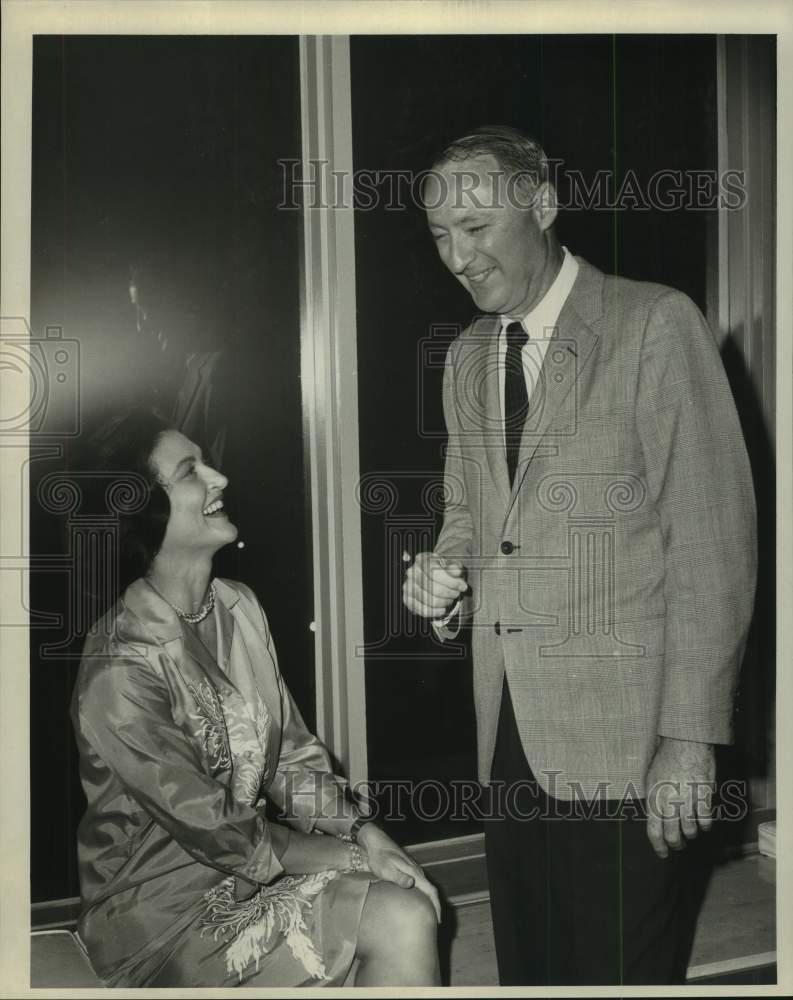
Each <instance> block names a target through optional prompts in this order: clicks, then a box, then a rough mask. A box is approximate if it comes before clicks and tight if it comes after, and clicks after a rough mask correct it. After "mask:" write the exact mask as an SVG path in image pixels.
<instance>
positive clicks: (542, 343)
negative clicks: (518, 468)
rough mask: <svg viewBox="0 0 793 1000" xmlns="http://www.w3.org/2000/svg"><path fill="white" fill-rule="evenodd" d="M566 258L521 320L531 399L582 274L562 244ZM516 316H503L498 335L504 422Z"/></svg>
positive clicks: (499, 385) (526, 374) (523, 354)
mask: <svg viewBox="0 0 793 1000" xmlns="http://www.w3.org/2000/svg"><path fill="white" fill-rule="evenodd" d="M562 250H563V251H564V259H563V260H562V266H561V267H560V268H559V273H558V274H557V275H556V277H555V278H554V279H553V283H552V285H551V287H550V288H549V289H548V291H547V292H546V293H545V295H543V297H542V298H541V299H540V301H539V302H538V303H537V305H536V306H535V307H534V308H533V309H532V310H531V311H530V312H529V313H527V314H526V315H525V316H524V317H523V318H522V319H521V320H520V323H521V325H522V326H523V329H524V330H525V331H526V333H527V334H528V337H529V339H528V341H527V342H526V344H524V346H523V350H522V351H521V359H522V361H523V374H524V375H525V377H526V391H527V393H528V395H529V399H531V394H532V391H533V390H534V387H535V385H536V384H537V382H538V380H539V377H540V371H541V370H542V363H543V361H544V360H545V352H546V351H547V350H548V344H549V342H550V338H551V336H552V335H553V331H554V328H555V326H556V324H557V323H558V322H559V314H560V313H561V311H562V306H563V305H564V304H565V302H566V301H567V296H568V295H569V294H570V291H571V290H572V287H573V284H574V282H575V279H576V275H577V274H578V261H577V260H576V259H575V257H574V256H573V255H572V254H571V253H570V251H569V250H568V249H567V247H562ZM515 319H516V317H515V316H502V317H501V331H500V333H499V335H498V372H499V377H498V391H499V401H500V404H501V423H502V426H503V424H504V382H505V380H506V373H507V333H506V330H507V327H508V326H509V324H510V323H514V322H515ZM504 448H505V450H506V442H505V445H504Z"/></svg>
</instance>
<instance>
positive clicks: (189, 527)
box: [151, 430, 237, 556]
mask: <svg viewBox="0 0 793 1000" xmlns="http://www.w3.org/2000/svg"><path fill="white" fill-rule="evenodd" d="M151 464H152V467H153V469H154V471H155V472H156V474H157V479H158V480H159V482H160V483H161V485H162V486H163V488H164V489H165V492H166V493H167V494H168V499H169V501H170V504H171V515H170V517H169V519H168V526H167V528H166V529H165V538H164V539H163V543H162V546H161V548H160V552H161V553H163V554H166V555H188V554H191V553H192V554H194V555H196V556H201V555H206V554H207V553H209V554H212V553H214V552H217V550H218V549H220V548H222V547H223V546H224V545H228V543H229V542H233V541H234V539H235V538H236V537H237V528H236V526H235V525H233V524H232V523H231V521H229V519H228V517H227V516H226V513H225V511H224V510H223V490H224V489H225V488H226V485H227V484H228V479H226V477H225V476H224V475H223V474H222V473H220V472H216V471H215V469H213V468H211V467H210V466H209V465H205V464H204V462H203V458H202V455H201V449H200V448H199V447H198V445H196V444H193V442H192V441H190V440H189V439H188V438H186V437H185V436H184V434H181V433H180V432H179V431H176V430H169V431H165V433H163V434H162V435H161V436H160V438H159V440H158V442H157V444H156V446H155V448H154V451H153V452H152V453H151Z"/></svg>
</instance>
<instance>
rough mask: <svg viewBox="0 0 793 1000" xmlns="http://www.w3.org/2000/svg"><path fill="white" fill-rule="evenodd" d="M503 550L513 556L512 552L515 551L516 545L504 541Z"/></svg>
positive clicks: (507, 554)
mask: <svg viewBox="0 0 793 1000" xmlns="http://www.w3.org/2000/svg"><path fill="white" fill-rule="evenodd" d="M501 551H502V552H503V553H504V555H505V556H511V555H512V553H513V552H514V551H515V546H514V545H513V544H512V542H502V543H501Z"/></svg>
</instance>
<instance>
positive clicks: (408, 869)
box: [358, 823, 441, 923]
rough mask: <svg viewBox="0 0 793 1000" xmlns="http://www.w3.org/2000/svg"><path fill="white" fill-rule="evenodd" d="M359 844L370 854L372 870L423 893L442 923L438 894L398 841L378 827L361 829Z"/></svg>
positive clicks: (388, 880)
mask: <svg viewBox="0 0 793 1000" xmlns="http://www.w3.org/2000/svg"><path fill="white" fill-rule="evenodd" d="M358 843H359V844H360V845H361V847H362V848H363V849H364V850H365V851H366V854H367V858H368V863H369V870H370V871H371V873H372V874H373V875H376V876H377V877H378V878H380V879H383V880H384V881H385V882H393V883H394V884H395V885H398V886H401V888H403V889H413V888H416V889H418V891H419V892H423V893H424V895H425V896H426V897H427V899H429V901H430V902H431V903H432V905H433V907H434V908H435V916H436V917H437V918H438V923H440V921H441V903H440V899H439V898H438V890H437V889H436V888H435V886H434V885H433V884H432V883H431V882H430V881H429V879H428V878H427V876H426V875H425V874H424V870H423V869H422V867H421V865H417V864H416V862H415V861H413V860H411V858H409V857H408V856H407V854H405V852H404V851H403V850H402V848H401V847H400V846H399V845H398V844H395V843H394V841H393V840H392V839H391V838H390V837H389V836H388V834H387V833H385V832H384V831H383V830H381V829H380V827H379V826H375V825H374V823H367V824H366V825H365V826H363V827H361V831H360V833H359V834H358Z"/></svg>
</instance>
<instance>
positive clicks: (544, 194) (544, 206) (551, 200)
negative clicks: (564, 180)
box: [531, 181, 558, 232]
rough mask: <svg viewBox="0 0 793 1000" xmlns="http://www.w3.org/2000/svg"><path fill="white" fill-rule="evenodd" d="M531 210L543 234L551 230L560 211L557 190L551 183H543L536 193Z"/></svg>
mask: <svg viewBox="0 0 793 1000" xmlns="http://www.w3.org/2000/svg"><path fill="white" fill-rule="evenodd" d="M531 210H532V214H533V215H534V218H535V220H536V222H537V225H538V226H539V227H540V229H541V230H542V231H543V232H545V230H546V229H550V228H551V226H552V225H553V224H554V222H556V214H557V210H558V206H557V201H556V188H555V187H554V186H553V184H551V182H550V181H543V183H542V184H540V185H539V187H538V188H537V190H536V191H535V192H534V198H533V200H532V206H531Z"/></svg>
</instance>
